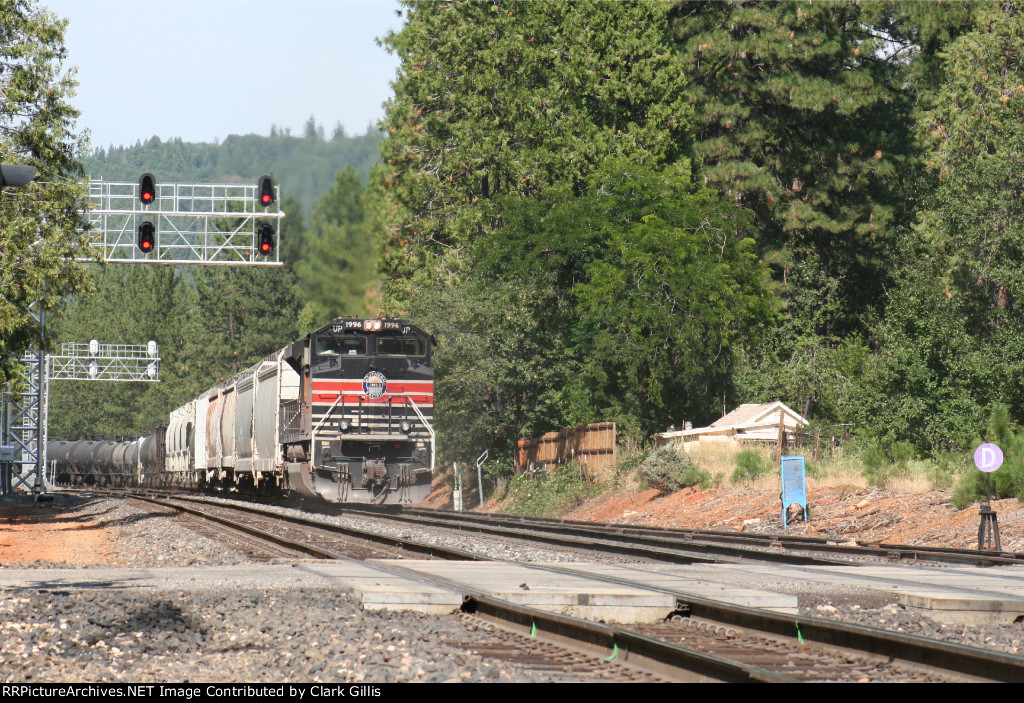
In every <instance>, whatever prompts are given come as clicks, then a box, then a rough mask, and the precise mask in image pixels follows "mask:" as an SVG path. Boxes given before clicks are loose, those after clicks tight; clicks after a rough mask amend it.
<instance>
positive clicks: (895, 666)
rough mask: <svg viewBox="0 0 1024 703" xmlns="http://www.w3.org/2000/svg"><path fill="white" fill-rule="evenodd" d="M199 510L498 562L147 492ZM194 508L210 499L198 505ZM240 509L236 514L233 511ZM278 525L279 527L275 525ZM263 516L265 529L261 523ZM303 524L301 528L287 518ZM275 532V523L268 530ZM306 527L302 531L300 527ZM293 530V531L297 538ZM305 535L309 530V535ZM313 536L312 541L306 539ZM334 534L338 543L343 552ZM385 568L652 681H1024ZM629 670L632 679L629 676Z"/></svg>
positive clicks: (805, 634)
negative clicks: (585, 609) (583, 613)
mask: <svg viewBox="0 0 1024 703" xmlns="http://www.w3.org/2000/svg"><path fill="white" fill-rule="evenodd" d="M145 499H146V500H151V501H153V502H158V503H159V504H161V505H165V506H168V507H174V508H175V509H180V510H188V511H190V512H193V513H194V514H198V515H202V516H204V517H205V518H206V519H210V520H215V521H216V522H218V523H219V524H224V525H226V526H229V527H230V528H231V529H233V530H241V531H244V532H246V533H247V534H251V535H253V536H258V538H259V539H267V540H270V541H273V542H274V543H275V544H277V545H281V546H283V545H287V546H288V548H290V549H293V550H295V551H296V552H298V553H302V554H306V555H310V556H315V557H317V558H323V559H340V560H356V558H355V557H352V556H349V555H348V554H345V553H343V552H344V551H345V550H344V549H341V548H339V547H338V542H339V540H340V541H344V540H351V539H355V538H358V539H360V540H363V539H369V540H372V541H373V542H374V543H375V544H377V545H387V546H388V547H389V548H392V549H402V550H405V551H406V552H408V553H413V554H417V555H425V554H426V555H429V556H433V557H435V558H445V559H474V560H480V561H483V560H488V561H492V559H490V558H489V557H487V556H485V555H481V554H475V553H471V552H467V551H461V550H445V549H441V548H438V547H437V545H430V544H421V543H416V542H414V541H410V540H403V539H397V538H394V537H388V536H381V535H372V534H371V533H368V532H365V531H359V530H354V529H352V528H344V527H338V526H336V525H327V524H325V523H322V522H319V521H317V520H311V519H308V518H300V519H295V518H290V517H289V518H285V517H284V516H281V515H278V514H274V513H268V512H266V511H264V510H262V509H260V508H257V507H254V506H248V505H247V506H230V507H228V506H226V505H224V504H220V503H217V504H211V502H210V501H208V500H206V499H192V498H189V499H186V498H181V497H177V498H174V499H171V500H167V499H162V500H157V499H154V498H152V497H147V498H145ZM186 503H191V504H195V503H200V504H202V506H203V507H202V508H196V507H194V506H192V505H186ZM230 513H233V515H232V516H231V517H229V516H228V515H229V514H230ZM268 520H269V521H270V522H271V523H275V524H274V525H271V524H270V523H268V522H267V521H268ZM259 521H263V525H262V526H259V527H257V526H256V525H255V524H254V522H259ZM287 523H291V524H287ZM268 527H271V528H272V529H267V528H268ZM296 531H297V532H296ZM285 533H290V534H285ZM299 533H301V534H299ZM297 537H301V539H297ZM324 540H327V541H331V540H333V541H334V547H333V548H332V547H331V546H330V545H325V544H324V543H323V541H324ZM374 568H379V569H381V570H382V571H388V572H391V573H393V574H396V575H405V576H411V577H414V578H416V579H418V580H427V581H431V582H433V583H435V584H437V585H440V586H444V587H447V588H450V589H455V590H456V591H458V592H460V593H462V596H463V598H464V602H463V606H462V611H463V613H464V614H465V615H466V616H471V617H473V618H478V619H481V620H485V621H487V622H490V623H493V624H495V625H496V626H500V627H502V628H506V629H509V630H510V631H512V632H515V633H518V634H519V635H520V636H522V637H525V638H528V639H531V640H532V639H538V638H539V639H540V640H543V641H547V642H549V643H551V644H554V645H558V646H563V647H569V648H571V649H575V650H583V651H584V652H587V653H588V654H589V656H592V657H598V658H600V659H602V660H607V661H617V662H619V663H621V664H622V665H624V666H626V667H627V668H628V669H629V670H631V671H637V672H641V674H642V676H649V677H655V678H658V679H662V680H672V681H788V682H793V681H862V680H868V681H918V682H946V681H950V682H964V681H1006V682H1010V681H1024V657H1018V656H1014V655H1009V654H1003V653H999V652H993V651H988V650H982V649H977V648H973V647H966V646H963V645H957V644H950V643H945V642H939V641H935V640H928V639H925V638H921V637H914V636H910V635H904V634H900V633H892V632H886V631H883V630H878V629H876V628H871V627H864V626H858V625H850V624H842V623H836V622H832V621H827V620H822V619H818V618H810V617H803V616H793V615H782V614H774V613H769V612H765V611H761V610H757V609H752V608H744V607H740V606H733V605H728V604H723V603H719V602H716V601H711V600H707V599H702V598H695V597H693V596H692V595H690V594H686V593H681V592H673V591H669V590H666V589H657V590H661V591H662V592H665V593H671V594H672V595H673V596H674V597H675V600H676V611H675V613H674V615H673V617H672V618H671V619H670V620H669V622H667V623H666V624H663V625H659V626H653V627H651V626H640V627H637V628H632V629H625V628H619V627H611V626H609V625H604V624H600V623H592V622H587V621H585V620H580V619H577V618H571V617H568V616H564V615H557V614H552V613H548V612H545V611H541V610H537V609H535V608H529V607H525V606H521V605H515V604H512V603H509V602H506V601H502V600H499V599H495V598H492V597H490V596H489V595H487V594H485V593H480V592H475V591H473V590H472V589H471V588H469V587H467V586H466V585H465V584H462V583H458V582H455V581H450V580H447V579H444V578H439V577H436V576H430V575H427V574H424V573H423V572H420V571H416V570H413V569H409V568H406V567H403V566H401V565H395V564H387V565H385V564H374ZM531 568H538V569H543V570H546V571H554V572H557V573H563V574H576V575H585V576H586V577H587V578H591V579H594V578H597V579H599V580H605V581H610V582H613V583H619V584H625V585H631V586H640V587H643V588H650V586H645V585H641V584H637V583H633V582H629V581H627V580H623V579H615V578H610V577H607V576H604V577H595V576H594V575H593V574H591V573H584V572H580V571H576V570H574V569H573V567H572V566H571V565H567V566H551V565H545V566H543V567H540V566H537V565H532V566H531ZM629 676H633V674H629V675H625V680H629Z"/></svg>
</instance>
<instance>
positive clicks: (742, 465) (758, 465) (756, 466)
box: [732, 449, 772, 483]
mask: <svg viewBox="0 0 1024 703" xmlns="http://www.w3.org/2000/svg"><path fill="white" fill-rule="evenodd" d="M771 470H772V466H771V465H770V464H769V463H768V462H766V461H765V460H764V457H762V456H761V455H760V454H759V453H757V452H756V451H754V450H753V449H744V450H743V451H742V452H740V453H739V454H737V455H736V470H735V471H733V472H732V482H733V483H739V482H740V481H752V480H754V479H755V478H757V477H758V476H763V475H764V474H767V473H770V472H771Z"/></svg>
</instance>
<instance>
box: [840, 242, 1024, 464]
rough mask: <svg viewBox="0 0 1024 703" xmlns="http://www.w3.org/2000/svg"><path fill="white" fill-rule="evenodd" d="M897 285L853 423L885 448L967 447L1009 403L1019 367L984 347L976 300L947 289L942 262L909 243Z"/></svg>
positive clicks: (855, 406)
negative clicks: (992, 410)
mask: <svg viewBox="0 0 1024 703" xmlns="http://www.w3.org/2000/svg"><path fill="white" fill-rule="evenodd" d="M895 278H896V283H895V285H894V287H893V291H892V293H891V294H890V296H889V304H888V306H887V307H886V310H885V318H884V319H883V321H882V322H881V323H880V324H879V325H878V328H877V332H876V334H877V343H878V345H879V350H878V351H877V352H876V353H875V354H874V355H873V356H872V357H871V358H870V359H869V360H868V361H867V362H866V364H865V368H864V372H863V373H862V375H861V377H860V379H859V382H858V384H857V387H856V393H855V397H854V399H853V401H852V402H851V403H850V405H851V408H850V415H849V417H850V418H851V419H852V420H853V421H854V422H857V423H859V424H860V427H861V430H862V431H863V432H866V433H867V434H869V435H871V436H873V437H875V438H876V439H877V440H878V442H879V443H880V444H882V445H884V446H889V445H891V444H893V443H894V442H896V441H906V442H910V443H912V444H913V445H914V446H915V447H916V448H917V450H918V451H921V452H934V451H937V450H940V449H941V450H945V449H947V448H948V444H949V442H950V441H952V442H953V443H954V445H955V446H957V447H966V446H968V445H969V444H970V443H971V442H972V441H973V440H974V438H975V437H976V436H977V434H978V431H979V429H980V428H981V427H983V426H984V423H985V416H986V415H987V408H988V406H989V404H990V403H991V402H992V400H993V399H1001V398H1003V397H1005V395H1004V394H1005V393H1006V389H1007V381H1008V378H1009V377H1011V376H1012V373H1011V368H1012V366H1009V367H1008V365H1012V364H1015V363H1016V361H1015V360H1014V359H1008V358H1006V356H1005V355H1001V354H999V352H998V350H997V349H996V348H995V347H994V346H992V345H987V344H980V343H979V340H978V339H977V338H976V337H975V336H974V334H973V331H972V325H971V318H972V312H971V305H970V301H969V300H968V299H966V298H965V297H964V296H960V295H955V294H953V293H952V292H951V291H950V289H949V288H948V284H947V280H948V279H946V277H945V276H944V275H943V259H942V258H941V257H937V256H930V255H929V254H928V252H927V251H925V250H922V248H921V247H920V246H918V245H917V244H916V243H908V244H906V245H905V247H904V249H903V250H902V251H901V261H900V270H899V272H898V273H897V275H896V277H895Z"/></svg>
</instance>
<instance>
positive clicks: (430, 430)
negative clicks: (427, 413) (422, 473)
mask: <svg viewBox="0 0 1024 703" xmlns="http://www.w3.org/2000/svg"><path fill="white" fill-rule="evenodd" d="M395 395H398V394H397V393H396V394H395ZM409 403H411V404H412V409H413V410H415V411H416V414H417V415H418V416H419V418H420V422H422V423H423V426H424V427H426V428H427V434H429V435H430V473H431V475H433V473H434V451H435V447H437V441H436V440H435V439H434V428H433V427H431V426H430V423H429V422H427V418H425V417H424V416H423V413H422V412H420V408H419V406H418V405H416V401H415V400H413V399H412V397H411V396H410V397H409Z"/></svg>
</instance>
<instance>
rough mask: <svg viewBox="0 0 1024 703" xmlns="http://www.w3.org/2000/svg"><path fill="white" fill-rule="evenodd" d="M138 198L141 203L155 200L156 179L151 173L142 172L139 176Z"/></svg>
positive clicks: (149, 202) (148, 203)
mask: <svg viewBox="0 0 1024 703" xmlns="http://www.w3.org/2000/svg"><path fill="white" fill-rule="evenodd" d="M139 200H140V201H141V202H142V204H143V205H152V204H153V203H154V202H156V179H155V178H153V174H152V173H144V174H142V176H141V177H140V178H139Z"/></svg>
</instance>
